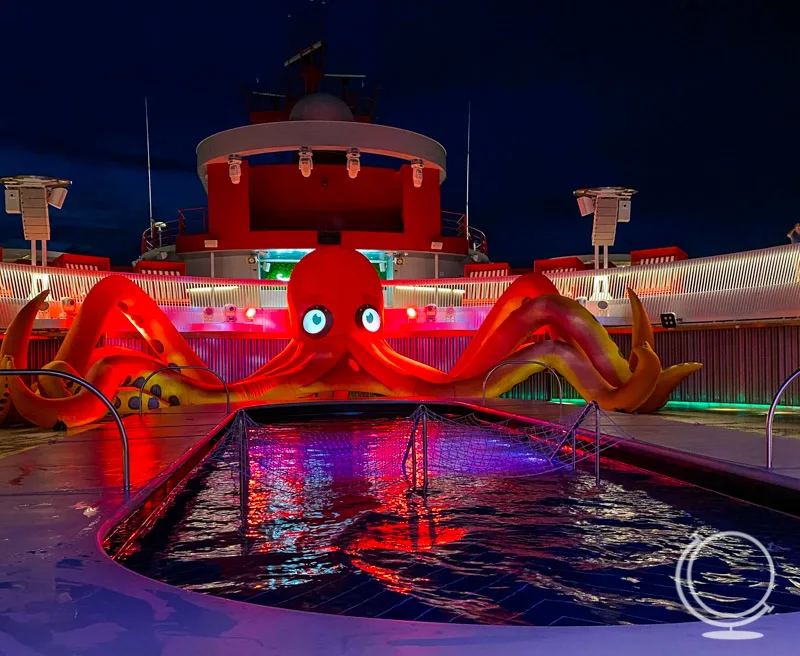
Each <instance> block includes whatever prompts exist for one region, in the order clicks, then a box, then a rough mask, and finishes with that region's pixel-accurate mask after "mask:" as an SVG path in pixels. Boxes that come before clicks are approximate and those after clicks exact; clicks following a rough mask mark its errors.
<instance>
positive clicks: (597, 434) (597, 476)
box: [594, 405, 600, 486]
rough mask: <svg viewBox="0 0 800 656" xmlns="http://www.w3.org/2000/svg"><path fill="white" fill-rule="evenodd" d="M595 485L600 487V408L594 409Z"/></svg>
mask: <svg viewBox="0 0 800 656" xmlns="http://www.w3.org/2000/svg"><path fill="white" fill-rule="evenodd" d="M594 484H595V485H597V486H599V485H600V408H599V407H598V406H597V405H595V407H594Z"/></svg>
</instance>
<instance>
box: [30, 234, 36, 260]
mask: <svg viewBox="0 0 800 656" xmlns="http://www.w3.org/2000/svg"><path fill="white" fill-rule="evenodd" d="M31 266H36V240H35V239H31Z"/></svg>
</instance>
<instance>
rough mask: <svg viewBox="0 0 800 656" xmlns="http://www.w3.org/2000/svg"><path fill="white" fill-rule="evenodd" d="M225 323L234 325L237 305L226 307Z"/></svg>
mask: <svg viewBox="0 0 800 656" xmlns="http://www.w3.org/2000/svg"><path fill="white" fill-rule="evenodd" d="M225 321H227V322H228V323H233V322H234V321H236V306H235V305H226V306H225Z"/></svg>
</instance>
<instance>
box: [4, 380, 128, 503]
mask: <svg viewBox="0 0 800 656" xmlns="http://www.w3.org/2000/svg"><path fill="white" fill-rule="evenodd" d="M0 376H55V377H56V378H63V379H65V380H70V381H72V382H73V383H78V385H80V386H82V387H85V388H86V389H87V390H89V391H90V392H91V393H92V394H94V395H95V396H96V397H97V398H98V399H100V400H101V401H102V402H103V404H104V405H105V406H106V408H108V411H109V412H110V413H111V416H112V417H113V418H114V423H115V424H116V425H117V430H118V431H119V436H120V439H121V440H122V497H123V499H124V500H125V501H126V502H127V501H128V500H130V498H131V463H130V452H129V449H128V433H127V432H126V431H125V426H123V425H122V417H120V414H119V412H117V409H116V408H115V407H114V404H113V403H111V401H109V400H108V399H107V398H106V397H105V395H104V394H103V393H102V392H101V391H100V390H99V389H97V388H96V387H95V386H94V385H92V384H91V383H90V382H89V381H87V380H86V379H84V378H81V377H80V376H75V375H73V374H69V373H66V372H64V371H56V370H53V369H2V370H0Z"/></svg>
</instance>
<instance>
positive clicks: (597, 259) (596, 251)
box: [594, 246, 600, 269]
mask: <svg viewBox="0 0 800 656" xmlns="http://www.w3.org/2000/svg"><path fill="white" fill-rule="evenodd" d="M594 268H595V269H599V268H600V247H599V246H595V247H594Z"/></svg>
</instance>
